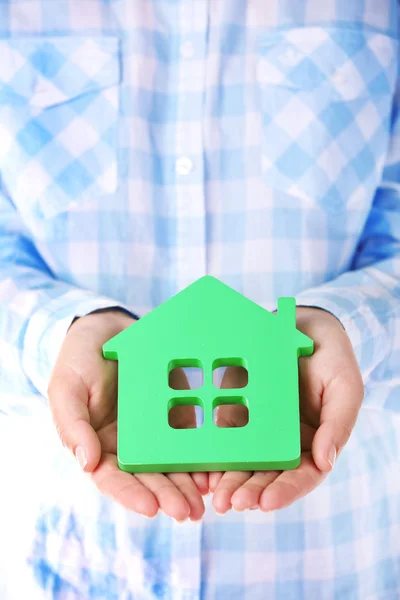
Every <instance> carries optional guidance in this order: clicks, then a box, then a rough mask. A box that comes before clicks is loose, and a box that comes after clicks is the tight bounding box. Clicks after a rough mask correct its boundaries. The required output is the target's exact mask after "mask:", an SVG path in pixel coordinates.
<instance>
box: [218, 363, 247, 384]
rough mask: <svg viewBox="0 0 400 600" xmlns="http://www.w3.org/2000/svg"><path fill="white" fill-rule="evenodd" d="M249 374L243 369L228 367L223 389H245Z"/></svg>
mask: <svg viewBox="0 0 400 600" xmlns="http://www.w3.org/2000/svg"><path fill="white" fill-rule="evenodd" d="M247 382H248V373H247V370H246V369H245V368H243V367H228V368H227V369H226V371H225V373H224V376H223V378H222V382H221V389H230V388H236V389H237V388H243V387H245V386H246V385H247Z"/></svg>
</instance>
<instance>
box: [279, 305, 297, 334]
mask: <svg viewBox="0 0 400 600" xmlns="http://www.w3.org/2000/svg"><path fill="white" fill-rule="evenodd" d="M278 317H279V318H280V319H282V322H283V323H285V325H286V326H287V327H296V299H295V298H278Z"/></svg>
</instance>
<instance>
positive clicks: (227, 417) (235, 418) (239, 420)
mask: <svg viewBox="0 0 400 600" xmlns="http://www.w3.org/2000/svg"><path fill="white" fill-rule="evenodd" d="M248 421H249V412H248V409H247V406H244V405H243V404H225V405H223V404H222V405H221V406H218V407H217V410H216V417H215V424H216V425H217V427H244V426H245V425H247V423H248Z"/></svg>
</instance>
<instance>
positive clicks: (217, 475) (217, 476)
mask: <svg viewBox="0 0 400 600" xmlns="http://www.w3.org/2000/svg"><path fill="white" fill-rule="evenodd" d="M223 475H224V471H213V472H211V473H210V474H209V476H208V484H209V486H210V492H212V493H214V492H215V490H216V488H217V485H218V484H219V482H220V481H221V479H222V477H223Z"/></svg>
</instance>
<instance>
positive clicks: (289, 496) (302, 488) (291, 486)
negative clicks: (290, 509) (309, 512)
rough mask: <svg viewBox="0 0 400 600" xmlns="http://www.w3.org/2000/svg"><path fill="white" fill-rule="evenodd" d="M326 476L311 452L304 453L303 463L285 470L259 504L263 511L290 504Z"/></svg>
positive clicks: (269, 487) (270, 486)
mask: <svg viewBox="0 0 400 600" xmlns="http://www.w3.org/2000/svg"><path fill="white" fill-rule="evenodd" d="M325 477H326V473H322V472H321V471H320V470H319V469H318V467H317V466H316V465H315V463H314V461H313V458H312V456H311V452H305V453H304V454H302V459H301V464H300V466H299V467H298V468H297V469H294V470H293V471H283V472H282V473H281V474H280V475H279V477H277V478H276V479H275V480H274V481H273V482H272V483H271V484H270V485H268V486H267V487H266V488H265V489H264V491H263V492H262V494H261V496H260V499H259V506H260V509H261V510H262V511H263V512H269V511H271V510H277V509H279V508H284V507H285V506H289V504H292V503H293V502H295V501H296V500H298V499H299V498H302V497H303V496H305V495H306V494H308V493H309V492H311V491H312V490H313V489H314V488H316V487H317V485H319V484H320V483H321V482H322V481H323V480H324V479H325Z"/></svg>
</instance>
